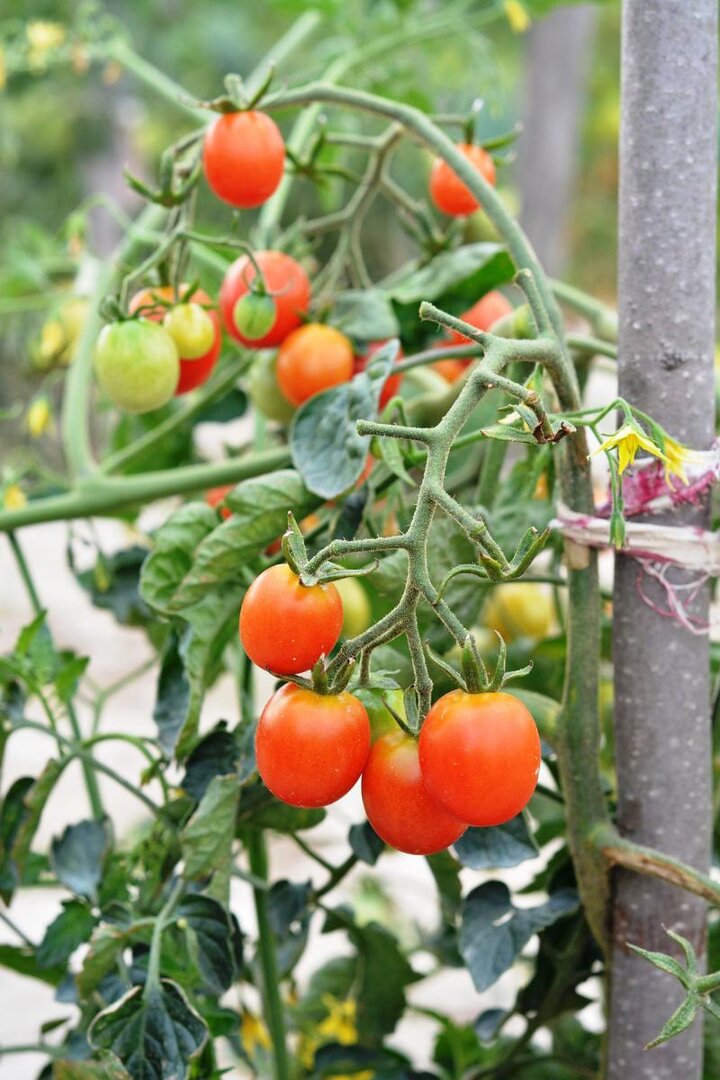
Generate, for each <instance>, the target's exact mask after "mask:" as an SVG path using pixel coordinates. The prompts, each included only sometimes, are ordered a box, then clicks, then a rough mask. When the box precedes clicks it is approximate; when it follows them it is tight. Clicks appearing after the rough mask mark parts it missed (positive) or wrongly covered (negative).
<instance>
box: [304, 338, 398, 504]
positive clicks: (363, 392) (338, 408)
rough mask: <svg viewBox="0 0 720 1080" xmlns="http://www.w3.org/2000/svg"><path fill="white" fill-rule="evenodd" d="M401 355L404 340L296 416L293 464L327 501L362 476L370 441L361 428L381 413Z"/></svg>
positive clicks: (392, 343) (385, 349) (390, 345)
mask: <svg viewBox="0 0 720 1080" xmlns="http://www.w3.org/2000/svg"><path fill="white" fill-rule="evenodd" d="M397 351H398V342H397V341H396V340H393V341H390V342H388V344H387V345H384V346H383V347H382V349H379V350H378V352H377V353H376V354H375V355H374V356H373V358H372V360H371V361H370V363H369V364H368V366H367V367H366V368H365V370H364V371H363V372H361V373H360V374H359V375H356V376H355V377H354V378H353V379H351V380H350V382H347V383H343V384H342V385H340V386H333V387H332V388H331V389H330V390H326V391H325V392H324V393H322V394H316V395H315V396H314V397H311V398H310V399H309V400H308V401H306V402H305V403H304V404H303V405H301V406H300V408H299V409H298V411H297V412H296V413H295V417H294V419H293V422H292V427H291V428H290V450H291V453H292V459H293V464H294V466H295V468H296V469H297V470H298V472H299V473H300V475H301V476H302V478H303V480H304V481H305V484H306V485H307V487H308V488H309V489H310V491H313V492H315V494H316V495H319V496H321V498H323V499H334V498H336V496H338V495H340V494H342V492H344V491H347V490H348V488H350V487H351V486H352V485H353V484H354V483H355V481H356V480H357V479H358V478H359V477H360V475H361V474H362V471H363V469H364V468H365V462H366V460H367V455H368V447H369V444H370V440H369V438H368V436H367V435H359V434H358V432H357V428H356V424H357V421H358V420H372V419H373V418H374V417H375V416H376V415H377V410H378V403H379V401H380V394H381V392H382V388H383V385H384V383H385V380H386V378H387V377H388V375H389V374H390V371H391V369H392V366H393V364H394V363H395V357H396V356H397Z"/></svg>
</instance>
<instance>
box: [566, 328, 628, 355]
mask: <svg viewBox="0 0 720 1080" xmlns="http://www.w3.org/2000/svg"><path fill="white" fill-rule="evenodd" d="M567 344H568V348H569V349H577V350H578V351H579V352H584V353H590V354H591V355H594V356H609V357H610V359H611V360H617V354H618V351H617V345H613V344H612V342H610V341H602V340H601V339H600V338H596V337H589V336H588V335H586V334H568V336H567Z"/></svg>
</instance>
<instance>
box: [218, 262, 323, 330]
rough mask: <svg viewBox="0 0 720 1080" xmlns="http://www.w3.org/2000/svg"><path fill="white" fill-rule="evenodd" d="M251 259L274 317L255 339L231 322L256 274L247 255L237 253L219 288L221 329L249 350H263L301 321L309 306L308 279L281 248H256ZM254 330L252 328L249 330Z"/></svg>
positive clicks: (300, 267)
mask: <svg viewBox="0 0 720 1080" xmlns="http://www.w3.org/2000/svg"><path fill="white" fill-rule="evenodd" d="M254 257H255V262H256V263H257V264H258V266H259V267H260V269H261V271H262V276H263V280H264V282H265V286H266V288H267V291H268V293H269V294H270V295H271V297H272V301H273V303H274V305H275V320H274V322H273V324H272V326H271V327H270V329H269V330H268V331H267V333H266V334H263V336H262V337H259V338H255V337H253V338H251V337H247V335H245V334H243V332H242V330H241V328H240V327H239V326H237V324H236V322H235V306H236V304H237V302H238V300H239V299H240V298H241V297H243V296H246V295H247V293H249V292H250V286H251V284H252V282H253V280H254V278H255V276H256V271H255V267H254V266H253V264H252V262H251V261H250V259H249V258H248V256H247V255H241V256H240V258H239V259H236V260H235V262H234V263H232V265H231V266H229V267H228V269H227V270H226V272H225V278H224V280H223V283H222V287H221V289H220V312H221V314H222V318H223V322H224V324H225V329H226V330H227V332H228V333H229V334H231V335H232V336H233V337H234V338H235V340H236V341H239V342H240V344H241V345H245V346H247V348H249V349H267V348H272V347H273V346H274V345H280V343H281V342H282V341H284V340H285V338H286V337H287V336H288V334H289V333H290V332H291V331H292V330H295V329H296V328H297V327H298V326H300V323H301V322H302V316H303V315H305V314H306V313H307V309H308V307H309V306H310V279H309V278H308V276H307V274H306V273H305V271H304V270H303V268H302V266H301V265H300V263H299V262H296V261H295V259H293V258H292V257H291V256H290V255H286V254H285V252H284V251H256V252H255V256H254ZM252 332H253V333H254V332H255V331H254V329H253V331H252Z"/></svg>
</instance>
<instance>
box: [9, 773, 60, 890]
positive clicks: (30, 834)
mask: <svg viewBox="0 0 720 1080" xmlns="http://www.w3.org/2000/svg"><path fill="white" fill-rule="evenodd" d="M66 764H67V762H59V761H55V760H54V759H53V758H51V759H50V760H49V761H48V762H47V764H46V765H45V768H44V769H43V771H42V772H41V773H40V775H39V776H38V778H37V780H34V781H33V783H32V784H31V786H30V787H29V788H28V789H27V790H26V791H25V793H24V795H23V797H22V805H23V813H22V819H21V821H20V822H19V825H18V828H17V832H16V833H15V837H14V840H13V843H12V859H13V861H14V863H15V865H16V867H17V869H18V871H19V873H20V874H22V871H23V867H24V866H25V862H26V860H27V858H28V856H29V854H30V845H31V844H32V842H33V839H34V836H35V833H36V832H37V828H38V825H39V824H40V817H41V815H42V812H43V809H44V807H45V803H46V802H47V800H48V799H49V797H50V793H51V791H52V789H53V788H54V787H55V784H56V783H57V782H58V780H59V779H60V776H61V775H62V771H63V769H64V768H65V765H66ZM14 786H15V785H13V787H14ZM11 790H12V789H11Z"/></svg>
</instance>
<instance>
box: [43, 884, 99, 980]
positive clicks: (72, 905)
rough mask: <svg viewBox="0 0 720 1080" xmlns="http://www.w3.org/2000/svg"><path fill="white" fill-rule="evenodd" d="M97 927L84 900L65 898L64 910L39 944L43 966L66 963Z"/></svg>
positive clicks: (51, 924)
mask: <svg viewBox="0 0 720 1080" xmlns="http://www.w3.org/2000/svg"><path fill="white" fill-rule="evenodd" d="M94 927H95V916H94V915H93V913H92V911H91V910H90V908H89V907H88V905H87V904H85V903H83V901H82V900H64V901H63V910H62V911H61V912H60V914H59V915H58V916H56V918H54V919H53V921H52V922H51V923H50V925H49V926H48V928H47V930H46V931H45V936H44V937H43V939H42V941H41V942H40V944H39V945H38V949H37V954H36V958H37V962H38V965H39V967H41V968H49V967H55V966H56V965H58V964H65V963H67V961H68V960H69V958H70V956H71V955H72V954H73V953H74V952H75V950H76V949H77V947H78V946H79V945H82V944H83V942H85V941H87V940H88V938H89V937H90V935H91V934H92V932H93V929H94Z"/></svg>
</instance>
